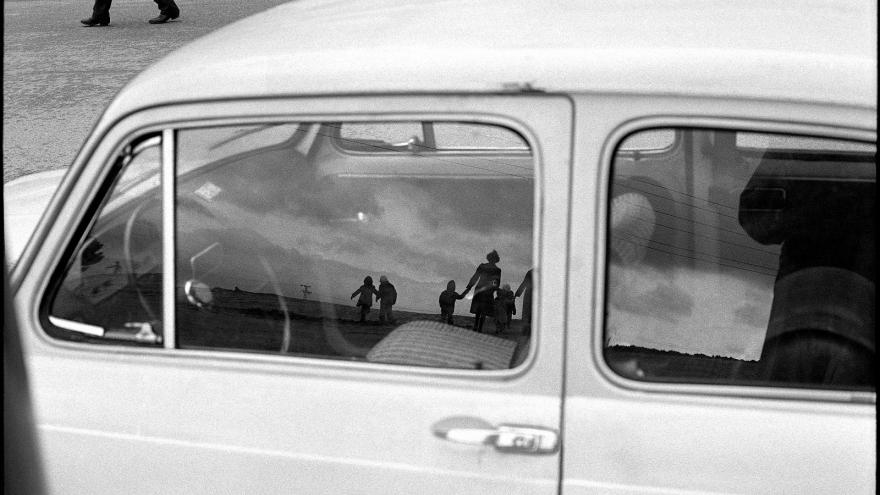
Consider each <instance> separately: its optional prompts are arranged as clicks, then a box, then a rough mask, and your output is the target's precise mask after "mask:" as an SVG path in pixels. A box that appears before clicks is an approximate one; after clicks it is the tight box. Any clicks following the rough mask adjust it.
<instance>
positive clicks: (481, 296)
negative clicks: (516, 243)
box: [467, 249, 501, 332]
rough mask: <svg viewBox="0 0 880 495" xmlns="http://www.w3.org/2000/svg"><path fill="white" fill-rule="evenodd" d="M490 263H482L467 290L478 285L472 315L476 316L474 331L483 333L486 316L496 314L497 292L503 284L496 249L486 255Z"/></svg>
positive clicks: (472, 304)
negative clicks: (500, 284)
mask: <svg viewBox="0 0 880 495" xmlns="http://www.w3.org/2000/svg"><path fill="white" fill-rule="evenodd" d="M486 261H488V263H480V265H479V266H477V269H476V271H475V272H474V274H473V276H471V279H470V281H468V284H467V290H470V289H471V287H474V285H476V289H474V299H473V301H471V313H472V314H473V315H474V330H476V331H477V332H482V331H483V321H484V320H485V319H486V316H493V315H494V314H495V307H494V306H495V297H494V294H495V290H496V289H497V288H498V284H499V283H500V282H501V268H498V266H497V265H496V263H498V262H499V261H501V257H500V256H498V251H495V250H494V249H493V250H492V252H490V253H489V254H487V255H486Z"/></svg>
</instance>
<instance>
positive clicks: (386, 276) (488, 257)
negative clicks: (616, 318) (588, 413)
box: [18, 96, 571, 495]
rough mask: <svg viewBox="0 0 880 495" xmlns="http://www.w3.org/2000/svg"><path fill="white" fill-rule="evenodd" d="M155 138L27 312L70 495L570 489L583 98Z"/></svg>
mask: <svg viewBox="0 0 880 495" xmlns="http://www.w3.org/2000/svg"><path fill="white" fill-rule="evenodd" d="M131 120H133V121H136V122H132V123H131V124H130V125H131V128H129V129H126V128H125V127H126V125H128V124H127V122H122V123H121V124H120V128H119V129H117V130H116V131H115V134H111V135H118V136H124V137H123V138H119V140H118V141H117V142H115V143H111V144H112V146H109V149H112V150H114V151H113V152H112V153H109V154H106V155H104V156H95V157H93V158H92V159H90V160H89V161H88V162H87V163H86V164H85V165H83V166H82V167H83V169H82V173H80V174H79V175H78V177H79V178H80V180H82V181H86V180H91V181H93V182H92V183H91V184H87V183H84V184H76V185H74V186H73V187H71V188H69V189H62V190H69V191H71V196H70V197H69V201H70V203H71V205H72V207H73V208H76V207H80V208H82V211H84V212H86V213H85V214H82V215H80V216H73V217H70V218H69V220H68V223H67V224H57V225H55V226H53V227H52V228H51V229H49V232H47V233H45V234H44V235H45V238H44V239H45V241H44V243H43V245H44V246H45V249H44V250H43V251H41V252H40V253H38V254H37V256H36V258H35V262H34V268H32V269H31V270H29V271H28V273H27V276H26V277H25V279H24V282H23V284H22V288H21V289H20V291H19V293H18V301H19V304H24V303H23V301H28V300H33V301H39V300H43V301H44V304H43V305H42V306H41V307H39V308H36V307H33V308H32V310H31V311H30V313H28V314H32V315H33V317H32V318H31V319H28V318H25V321H26V322H27V323H28V325H27V328H29V330H30V332H28V333H29V336H28V340H29V341H30V349H31V352H30V353H29V354H30V366H31V370H32V374H33V378H34V390H35V396H36V397H35V401H36V404H37V407H36V409H37V418H38V423H39V428H40V431H41V434H42V436H43V439H44V444H45V448H44V452H45V453H46V455H47V458H48V461H47V464H48V466H47V471H48V475H49V478H50V483H52V484H53V485H54V486H59V487H63V491H64V492H65V493H98V492H113V493H119V492H126V493H149V492H161V493H169V492H178V493H221V492H225V493H241V492H251V493H382V494H385V493H474V494H476V493H479V494H483V495H485V494H487V493H504V494H509V493H530V494H534V493H548V494H549V493H556V491H557V489H558V482H559V465H560V439H561V435H560V433H561V423H560V421H561V420H560V414H561V408H562V400H561V393H562V392H561V391H562V365H561V363H562V362H563V349H562V347H563V333H564V319H563V314H564V313H563V301H562V298H560V297H558V295H559V294H563V293H564V292H565V276H566V273H565V271H564V267H563V263H562V262H561V261H562V260H563V259H564V258H565V252H564V248H563V246H565V239H566V233H565V228H564V226H565V225H566V219H567V211H566V208H565V205H567V204H568V201H567V194H568V183H567V181H568V166H569V150H570V149H571V143H570V129H569V123H570V122H571V108H570V103H569V102H568V101H567V100H565V99H562V98H553V97H532V96H522V97H520V96H509V97H456V98H426V97H425V98H423V97H418V98H417V97H401V98H394V97H383V98H351V99H313V100H309V101H300V100H283V101H274V102H271V103H270V102H267V101H265V100H264V101H258V102H229V103H218V104H216V105H201V106H198V107H196V106H180V107H173V108H169V109H164V110H153V111H150V112H149V113H147V114H145V115H139V116H135V117H134V118H132V119H131ZM145 120H151V121H152V122H151V126H147V127H149V128H150V129H152V130H147V131H143V130H138V131H134V127H135V123H136V124H137V129H143V128H144V127H145V126H144V125H143V122H144V121H145ZM165 122H174V124H173V125H172V124H164V123H165ZM181 122H183V123H181ZM105 166H106V168H105ZM74 175H77V174H74ZM95 186H100V187H95ZM95 190H98V191H105V192H101V194H103V195H104V196H102V197H101V196H96V195H95V193H93V192H90V191H95ZM59 222H61V223H63V219H59ZM53 241H56V242H57V245H53V244H52V242H53ZM65 243H67V244H69V245H70V246H71V247H70V248H68V249H66V250H65V249H64V248H63V245H64V244H65ZM40 263H42V264H44V265H41V264H40ZM37 266H51V267H53V268H54V270H39V269H37V268H36V267H37ZM554 295H555V296H554Z"/></svg>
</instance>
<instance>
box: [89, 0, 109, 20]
mask: <svg viewBox="0 0 880 495" xmlns="http://www.w3.org/2000/svg"><path fill="white" fill-rule="evenodd" d="M112 1H113V0H95V6H94V7H93V8H92V18H93V19H95V20H99V21H101V20H107V21H109V20H110V3H111V2H112Z"/></svg>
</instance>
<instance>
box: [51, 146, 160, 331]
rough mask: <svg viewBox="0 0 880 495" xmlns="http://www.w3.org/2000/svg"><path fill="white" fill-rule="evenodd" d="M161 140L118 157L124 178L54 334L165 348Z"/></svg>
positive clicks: (85, 245) (62, 301) (87, 244)
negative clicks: (162, 344)
mask: <svg viewBox="0 0 880 495" xmlns="http://www.w3.org/2000/svg"><path fill="white" fill-rule="evenodd" d="M159 156H160V138H159V137H158V136H155V137H149V136H148V137H147V138H146V139H143V140H141V141H138V142H136V143H134V144H132V145H131V146H129V147H128V148H126V151H125V152H124V153H123V154H122V155H121V156H120V157H119V159H118V165H119V166H120V167H122V172H121V174H120V175H119V176H118V178H117V180H116V182H115V184H114V185H113V187H112V188H111V192H110V196H109V198H107V201H106V202H105V203H104V205H103V206H102V207H101V208H100V210H99V213H98V216H97V219H96V220H95V222H94V224H93V225H92V227H91V228H90V229H89V230H88V233H87V234H86V236H85V239H84V240H83V241H82V242H81V244H80V247H79V248H78V249H77V251H76V254H75V256H74V257H73V259H72V260H71V262H70V264H69V266H68V267H67V270H66V272H65V275H64V276H63V278H62V281H61V283H60V284H59V287H58V289H57V292H56V293H55V296H54V298H53V300H52V303H51V307H50V311H49V315H50V316H49V319H50V322H51V323H52V324H53V325H52V327H51V331H52V333H53V334H54V335H56V336H58V337H60V338H64V339H73V340H78V339H84V338H88V339H97V340H106V341H113V342H118V341H129V342H139V343H144V344H154V345H157V344H159V343H160V342H161V333H162V325H161V321H160V319H161V316H162V298H161V287H162V224H161V217H162V215H161V213H162V210H161V206H162V205H161V201H160V199H159V198H160V192H159V170H160V161H159Z"/></svg>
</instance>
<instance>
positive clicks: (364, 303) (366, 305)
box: [349, 276, 379, 323]
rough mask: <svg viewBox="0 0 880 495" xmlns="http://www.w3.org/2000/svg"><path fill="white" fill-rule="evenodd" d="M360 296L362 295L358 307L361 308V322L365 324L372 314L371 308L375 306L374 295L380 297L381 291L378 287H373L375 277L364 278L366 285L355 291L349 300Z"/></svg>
mask: <svg viewBox="0 0 880 495" xmlns="http://www.w3.org/2000/svg"><path fill="white" fill-rule="evenodd" d="M358 294H360V297H359V298H358V302H357V304H356V306H358V307H359V308H361V319H360V322H361V323H363V322H364V321H366V320H367V314H369V313H370V307H372V306H373V295H376V296H378V295H379V291H378V290H376V286H375V285H373V277H370V276H367V277H366V278H364V285H362V286H360V288H358V290H356V291H354V292H353V293H352V294H351V297H350V298H349V299H354V296H356V295H358Z"/></svg>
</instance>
